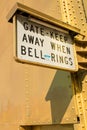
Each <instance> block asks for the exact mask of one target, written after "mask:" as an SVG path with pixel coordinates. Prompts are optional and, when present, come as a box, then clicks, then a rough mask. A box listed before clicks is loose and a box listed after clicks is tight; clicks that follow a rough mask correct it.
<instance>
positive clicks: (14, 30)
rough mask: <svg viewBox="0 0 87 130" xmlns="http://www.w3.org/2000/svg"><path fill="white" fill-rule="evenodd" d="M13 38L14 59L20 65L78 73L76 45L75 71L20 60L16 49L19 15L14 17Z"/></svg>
mask: <svg viewBox="0 0 87 130" xmlns="http://www.w3.org/2000/svg"><path fill="white" fill-rule="evenodd" d="M35 19H36V18H35ZM44 23H45V22H44ZM49 25H50V24H49ZM60 29H61V27H60ZM62 30H63V29H62ZM64 31H66V30H64ZM67 32H68V31H67ZM14 34H15V35H14ZM13 36H14V37H13V40H14V59H15V60H16V61H17V62H20V63H23V64H31V65H37V66H40V67H41V66H43V67H47V68H51V69H59V70H66V71H71V72H76V71H78V63H77V60H76V59H77V58H76V51H75V44H73V51H74V59H75V61H74V63H75V69H69V68H65V67H64V68H63V67H62V68H61V67H56V66H54V65H48V64H45V63H44V64H43V63H39V62H33V61H28V60H23V59H19V58H18V52H17V49H16V48H17V14H15V15H14V17H13Z"/></svg>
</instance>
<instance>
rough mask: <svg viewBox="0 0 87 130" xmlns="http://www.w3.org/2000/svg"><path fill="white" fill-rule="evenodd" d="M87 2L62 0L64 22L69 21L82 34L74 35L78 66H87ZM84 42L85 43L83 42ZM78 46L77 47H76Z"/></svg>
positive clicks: (82, 0) (83, 0)
mask: <svg viewBox="0 0 87 130" xmlns="http://www.w3.org/2000/svg"><path fill="white" fill-rule="evenodd" d="M86 8H87V2H86V0H77V1H76V0H71V1H70V0H62V1H61V9H62V12H63V13H62V18H63V21H65V23H69V24H70V25H72V26H74V27H78V28H79V29H81V33H82V34H83V35H84V36H81V35H78V36H76V39H77V40H76V49H77V52H78V51H79V52H81V53H80V54H78V53H77V58H78V63H79V68H83V69H86V68H87V58H86V57H87V54H86V53H87V52H85V50H87V48H86V46H87V14H86ZM84 43H85V44H84ZM78 47H79V48H78Z"/></svg>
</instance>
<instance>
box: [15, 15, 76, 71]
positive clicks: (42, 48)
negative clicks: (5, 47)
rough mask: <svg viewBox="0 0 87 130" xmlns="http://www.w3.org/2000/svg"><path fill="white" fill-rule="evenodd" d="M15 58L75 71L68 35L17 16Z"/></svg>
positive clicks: (74, 60) (72, 49)
mask: <svg viewBox="0 0 87 130" xmlns="http://www.w3.org/2000/svg"><path fill="white" fill-rule="evenodd" d="M16 36H17V39H16V42H17V43H16V52H17V53H16V57H17V58H18V60H22V61H23V62H29V63H35V64H40V65H44V66H48V67H53V68H59V69H65V70H71V71H76V70H77V65H76V57H75V48H74V44H73V40H72V38H71V36H70V34H69V33H68V32H67V33H65V32H64V31H60V28H59V29H58V27H56V29H55V28H51V27H49V26H44V25H42V24H38V23H37V22H34V21H32V20H30V21H29V19H28V18H27V17H24V16H21V15H17V21H16Z"/></svg>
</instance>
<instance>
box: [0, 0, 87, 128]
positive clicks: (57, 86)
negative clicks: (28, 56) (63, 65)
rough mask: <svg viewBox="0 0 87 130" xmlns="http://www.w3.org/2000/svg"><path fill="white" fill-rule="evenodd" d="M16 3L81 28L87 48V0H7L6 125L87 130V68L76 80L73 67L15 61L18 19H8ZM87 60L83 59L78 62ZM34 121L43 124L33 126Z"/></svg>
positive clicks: (0, 115)
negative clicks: (14, 21) (15, 21)
mask: <svg viewBox="0 0 87 130" xmlns="http://www.w3.org/2000/svg"><path fill="white" fill-rule="evenodd" d="M15 2H20V3H21V4H24V5H25V6H29V7H32V8H33V9H34V10H37V11H39V12H41V13H45V14H46V15H49V16H50V17H53V18H54V19H57V20H61V21H62V22H65V23H68V24H70V25H72V26H74V27H76V28H79V29H81V33H82V34H83V35H85V37H83V36H80V35H78V37H76V39H77V41H76V44H77V47H76V48H77V51H78V52H82V53H83V52H84V53H86V51H87V46H86V43H87V22H86V17H85V13H84V8H83V4H82V0H54V1H53V0H44V1H43V0H38V4H37V1H36V0H8V1H7V0H3V1H1V3H0V12H1V16H0V129H1V130H10V129H12V130H22V129H23V130H31V129H32V130H49V129H50V130H60V129H61V130H73V129H74V130H87V88H86V87H87V71H81V72H80V73H78V75H80V74H82V76H80V77H79V76H78V77H79V78H77V76H76V77H74V82H73V81H72V80H71V73H69V72H66V71H57V70H55V69H48V68H44V67H39V66H33V65H26V64H20V63H18V62H15V60H14V58H13V56H14V45H13V32H14V31H13V24H11V23H8V22H7V19H6V16H7V14H8V12H9V11H10V10H11V8H12V7H13V5H14V4H15ZM83 2H85V3H87V1H86V0H83ZM86 6H87V4H85V8H86ZM65 25H66V24H65ZM67 27H70V26H67ZM69 29H70V28H69ZM84 46H85V47H84ZM84 60H85V61H86V60H87V58H85V59H84ZM84 60H82V58H80V60H78V62H79V61H81V62H85V61H84ZM85 64H86V63H85ZM79 65H80V68H83V69H84V68H85V69H87V66H85V67H84V64H83V63H82V65H83V67H82V65H81V64H79ZM74 75H75V74H74ZM76 75H77V74H76ZM76 81H78V83H77V82H76ZM73 83H74V84H73ZM73 87H74V90H75V95H74V91H73ZM66 97H67V98H66ZM75 97H76V99H75ZM75 109H76V110H75ZM77 120H78V123H77ZM59 123H62V125H58V124H59ZM69 123H71V125H69ZM75 123H77V124H75ZM34 124H38V125H39V124H41V126H28V125H34ZM42 124H43V125H42ZM45 124H46V125H45ZM48 124H49V125H48ZM50 124H52V125H50ZM64 124H66V125H64ZM73 124H74V128H73ZM25 125H26V126H25ZM20 126H23V127H20Z"/></svg>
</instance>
